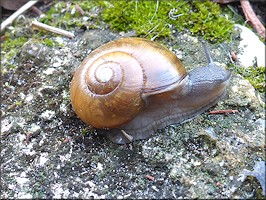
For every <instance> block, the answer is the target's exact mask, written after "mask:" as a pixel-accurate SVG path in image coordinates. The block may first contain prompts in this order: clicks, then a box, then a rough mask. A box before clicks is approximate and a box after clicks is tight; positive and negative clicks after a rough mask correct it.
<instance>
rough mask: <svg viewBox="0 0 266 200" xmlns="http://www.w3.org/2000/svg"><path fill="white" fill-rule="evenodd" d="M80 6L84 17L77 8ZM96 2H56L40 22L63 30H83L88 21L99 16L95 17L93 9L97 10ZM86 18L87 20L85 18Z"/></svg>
mask: <svg viewBox="0 0 266 200" xmlns="http://www.w3.org/2000/svg"><path fill="white" fill-rule="evenodd" d="M76 5H78V6H80V7H81V9H82V10H83V11H84V14H83V15H82V14H81V13H80V12H79V11H78V10H77V8H76ZM95 6H96V5H95V2H94V1H71V3H70V2H63V1H60V2H56V3H55V5H54V6H52V7H51V8H50V9H49V10H48V11H47V12H45V15H44V16H42V17H41V18H40V19H39V22H42V23H45V24H49V25H51V26H54V27H57V28H62V29H66V30H71V29H76V28H77V27H78V28H81V27H83V26H88V21H91V20H92V18H94V17H96V16H97V15H95V16H94V15H93V14H92V13H93V11H92V10H91V9H93V8H95ZM83 17H85V18H83Z"/></svg>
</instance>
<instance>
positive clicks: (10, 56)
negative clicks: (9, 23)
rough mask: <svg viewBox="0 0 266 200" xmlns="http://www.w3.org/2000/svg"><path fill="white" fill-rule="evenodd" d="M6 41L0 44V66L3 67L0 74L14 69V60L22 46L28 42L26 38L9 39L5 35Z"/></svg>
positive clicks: (8, 36)
mask: <svg viewBox="0 0 266 200" xmlns="http://www.w3.org/2000/svg"><path fill="white" fill-rule="evenodd" d="M6 37H7V39H6V40H5V41H4V42H3V43H2V44H1V47H2V50H1V56H2V59H1V64H2V66H3V68H2V72H6V71H7V70H9V69H13V68H14V63H13V61H14V59H15V57H16V56H17V54H18V53H19V51H20V48H21V47H22V45H24V43H25V42H27V41H28V38H26V37H23V36H22V37H15V38H13V37H10V35H8V34H6Z"/></svg>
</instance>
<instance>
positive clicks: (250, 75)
mask: <svg viewBox="0 0 266 200" xmlns="http://www.w3.org/2000/svg"><path fill="white" fill-rule="evenodd" d="M231 68H233V69H234V70H235V71H236V72H237V73H239V74H240V75H242V76H243V77H244V78H246V79H247V80H249V82H250V83H251V84H252V85H253V87H254V88H256V89H257V90H258V91H259V92H261V93H264V92H265V78H266V77H265V73H266V71H265V67H247V68H244V67H238V66H231Z"/></svg>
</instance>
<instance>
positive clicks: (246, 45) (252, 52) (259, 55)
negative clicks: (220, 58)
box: [235, 24, 265, 67]
mask: <svg viewBox="0 0 266 200" xmlns="http://www.w3.org/2000/svg"><path fill="white" fill-rule="evenodd" d="M235 28H236V29H240V31H241V33H240V37H241V39H242V40H241V41H240V44H239V46H238V48H239V49H240V51H243V52H241V53H240V54H238V55H237V58H238V60H239V62H240V65H242V66H243V67H249V66H259V67H262V66H265V45H264V44H263V42H261V41H260V40H259V37H258V36H257V35H256V34H255V33H254V32H252V31H251V30H250V29H248V28H247V27H245V26H241V25H239V24H236V25H235Z"/></svg>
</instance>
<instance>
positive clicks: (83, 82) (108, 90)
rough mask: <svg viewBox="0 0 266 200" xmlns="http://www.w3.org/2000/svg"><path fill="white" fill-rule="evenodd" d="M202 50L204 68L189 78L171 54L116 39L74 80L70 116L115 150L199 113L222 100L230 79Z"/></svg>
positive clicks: (86, 62)
mask: <svg viewBox="0 0 266 200" xmlns="http://www.w3.org/2000/svg"><path fill="white" fill-rule="evenodd" d="M203 46H204V50H205V54H206V56H207V60H208V66H204V67H198V68H196V69H194V70H192V71H191V72H189V73H187V72H186V69H185V68H184V66H183V64H182V63H181V61H180V60H179V59H178V58H177V56H176V55H175V54H174V53H173V52H172V51H170V50H168V49H167V48H166V47H164V46H162V45H161V44H159V43H156V42H153V41H149V40H147V39H143V38H135V37H131V38H121V39H118V40H115V41H111V42H109V43H107V44H105V45H103V46H101V47H99V48H97V49H95V50H94V51H92V52H91V53H90V54H89V55H88V56H87V57H86V58H85V59H84V60H83V62H82V63H81V64H80V66H79V67H78V69H77V70H76V72H75V74H74V76H73V79H72V82H71V88H70V99H71V103H72V106H73V108H74V111H75V112H76V114H77V115H78V116H79V118H80V119H81V120H82V121H84V122H85V123H86V124H89V125H91V126H92V127H95V128H97V129H103V130H104V132H105V133H106V135H107V137H108V138H110V139H111V140H112V141H113V142H115V143H118V144H124V143H129V142H131V141H134V140H140V139H146V138H148V137H149V136H150V135H151V134H152V133H154V132H155V131H157V130H158V129H162V128H164V127H166V126H168V125H171V124H180V123H182V122H184V121H186V120H188V119H191V118H193V117H195V116H196V115H199V114H201V113H203V112H204V111H205V110H207V109H208V108H210V107H212V106H213V105H215V104H216V103H217V102H218V101H219V100H220V99H221V98H222V97H224V95H225V89H226V85H227V84H228V82H229V79H230V76H231V72H229V71H227V70H225V69H223V68H221V67H219V66H217V65H215V64H214V62H213V60H212V58H211V56H210V54H209V51H208V49H207V47H206V45H205V44H204V43H203Z"/></svg>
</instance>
